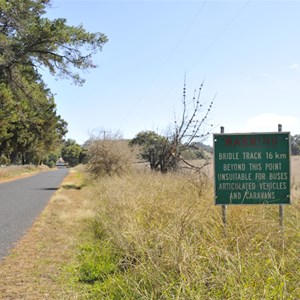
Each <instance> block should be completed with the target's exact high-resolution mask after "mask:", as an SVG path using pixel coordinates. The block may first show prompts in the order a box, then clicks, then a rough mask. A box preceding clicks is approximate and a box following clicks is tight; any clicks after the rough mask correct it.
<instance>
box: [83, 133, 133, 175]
mask: <svg viewBox="0 0 300 300" xmlns="http://www.w3.org/2000/svg"><path fill="white" fill-rule="evenodd" d="M88 157H89V161H88V170H89V171H90V172H91V173H92V174H93V176H95V177H99V176H103V175H109V176H112V175H121V174H123V173H126V172H128V171H129V170H130V169H131V167H132V163H133V157H134V155H133V153H132V150H131V149H130V148H129V146H128V142H127V141H125V140H121V139H115V138H114V137H111V136H108V137H105V138H104V139H92V140H90V141H89V147H88Z"/></svg>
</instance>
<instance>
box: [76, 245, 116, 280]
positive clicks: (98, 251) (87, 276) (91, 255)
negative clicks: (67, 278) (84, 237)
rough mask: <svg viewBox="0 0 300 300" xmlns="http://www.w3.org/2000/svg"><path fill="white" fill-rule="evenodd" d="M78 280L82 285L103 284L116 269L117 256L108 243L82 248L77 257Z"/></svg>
mask: <svg viewBox="0 0 300 300" xmlns="http://www.w3.org/2000/svg"><path fill="white" fill-rule="evenodd" d="M78 258H79V260H80V265H79V267H78V271H77V272H78V280H79V281H80V282H84V283H94V282H96V281H98V282H103V281H105V280H106V279H107V278H108V277H109V276H111V275H112V274H113V273H114V272H115V271H116V270H117V268H118V256H117V253H114V249H113V248H112V247H111V246H110V244H109V243H103V244H102V243H98V244H91V245H86V246H82V247H81V249H80V252H79V256H78Z"/></svg>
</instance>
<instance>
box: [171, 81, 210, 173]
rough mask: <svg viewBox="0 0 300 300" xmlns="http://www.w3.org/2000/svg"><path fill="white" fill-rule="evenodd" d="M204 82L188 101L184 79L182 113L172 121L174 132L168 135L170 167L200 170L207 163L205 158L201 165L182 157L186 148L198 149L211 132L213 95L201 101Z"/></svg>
mask: <svg viewBox="0 0 300 300" xmlns="http://www.w3.org/2000/svg"><path fill="white" fill-rule="evenodd" d="M203 86H204V82H202V83H201V85H200V87H199V89H198V90H194V94H193V98H192V100H191V101H188V99H187V94H186V80H185V81H184V86H183V97H182V108H183V109H182V115H181V118H180V119H179V120H175V121H174V125H175V126H174V132H172V133H171V136H170V137H169V140H170V144H171V149H170V150H171V153H170V154H172V156H173V160H172V164H173V166H172V169H175V170H176V169H177V168H178V167H187V168H192V169H194V170H198V171H200V170H201V169H202V168H203V167H205V166H206V165H207V163H208V161H207V160H206V162H205V163H203V164H202V165H201V166H195V165H193V164H191V163H189V162H188V161H187V160H185V159H184V158H183V157H182V153H183V152H184V151H187V150H199V149H200V146H201V144H202V143H203V142H204V141H205V140H206V139H207V138H208V136H209V135H210V134H211V130H212V127H213V125H212V124H209V122H208V116H209V114H210V112H211V110H212V107H213V104H214V100H215V97H216V96H214V97H213V99H212V100H211V101H209V102H208V104H207V103H204V102H202V100H201V95H202V89H203Z"/></svg>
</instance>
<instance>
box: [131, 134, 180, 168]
mask: <svg viewBox="0 0 300 300" xmlns="http://www.w3.org/2000/svg"><path fill="white" fill-rule="evenodd" d="M129 144H130V146H134V145H138V146H140V147H141V151H140V155H141V157H142V158H143V159H145V160H146V161H148V162H149V163H150V168H151V170H156V171H157V170H159V171H161V172H166V171H167V170H168V169H170V167H171V166H172V165H173V164H172V162H173V157H174V156H173V155H172V144H171V143H170V142H169V140H168V139H167V138H166V137H164V136H161V135H159V134H157V133H155V132H154V131H142V132H140V133H138V134H137V135H136V136H135V137H134V138H133V139H132V140H131V141H130V143H129Z"/></svg>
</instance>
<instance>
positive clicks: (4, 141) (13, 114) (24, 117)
mask: <svg viewBox="0 0 300 300" xmlns="http://www.w3.org/2000/svg"><path fill="white" fill-rule="evenodd" d="M50 7H51V1H50V0H21V1H20V0H0V125H1V126H0V156H5V157H6V158H9V159H10V160H11V161H12V162H17V161H20V160H22V162H23V163H25V162H32V161H35V162H36V163H39V162H41V161H42V159H43V156H45V154H46V153H47V152H49V151H52V150H53V148H54V147H55V146H56V145H57V144H58V143H60V142H61V141H62V138H63V136H64V134H65V133H66V131H67V129H66V127H67V123H66V122H65V121H64V120H63V119H62V118H61V117H60V116H59V115H57V112H56V105H55V102H54V97H53V94H52V93H51V91H50V90H49V89H47V87H46V84H45V83H44V82H43V80H42V76H41V70H42V69H47V70H48V71H49V73H50V74H52V75H53V76H55V77H56V78H67V79H71V80H72V81H73V82H74V83H75V84H79V85H81V84H83V83H84V78H82V77H81V75H80V74H79V71H80V70H87V69H91V68H95V67H96V65H95V64H94V62H93V60H92V58H93V55H94V54H95V53H97V52H98V51H101V50H102V47H103V45H104V44H105V43H106V42H107V37H106V36H105V35H104V34H102V33H100V32H97V33H90V32H88V31H86V30H85V29H84V28H83V26H82V25H79V26H69V25H68V24H67V20H66V19H64V18H58V19H54V20H50V19H48V18H47V17H46V16H45V14H46V10H47V9H48V8H50Z"/></svg>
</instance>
